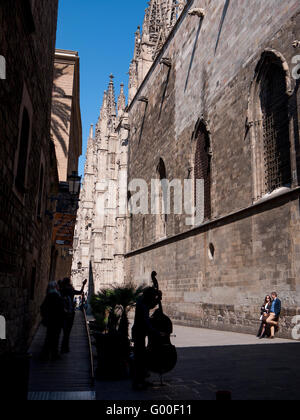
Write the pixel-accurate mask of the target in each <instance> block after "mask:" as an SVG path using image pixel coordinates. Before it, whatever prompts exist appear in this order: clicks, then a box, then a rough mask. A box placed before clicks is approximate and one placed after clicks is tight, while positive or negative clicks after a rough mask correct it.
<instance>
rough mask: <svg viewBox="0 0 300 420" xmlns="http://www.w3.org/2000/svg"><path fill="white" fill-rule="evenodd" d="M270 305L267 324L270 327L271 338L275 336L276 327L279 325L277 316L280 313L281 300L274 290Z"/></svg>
mask: <svg viewBox="0 0 300 420" xmlns="http://www.w3.org/2000/svg"><path fill="white" fill-rule="evenodd" d="M272 299H273V301H272V306H271V311H270V316H269V317H268V319H267V324H268V325H270V327H271V337H270V338H271V339H274V338H275V331H276V328H277V329H278V326H279V317H280V314H281V301H280V300H279V299H278V295H277V293H276V292H273V293H272Z"/></svg>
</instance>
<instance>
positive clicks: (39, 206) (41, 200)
mask: <svg viewBox="0 0 300 420" xmlns="http://www.w3.org/2000/svg"><path fill="white" fill-rule="evenodd" d="M43 192H44V166H43V165H42V166H41V172H40V185H39V199H38V210H37V215H38V217H41V216H42V207H43Z"/></svg>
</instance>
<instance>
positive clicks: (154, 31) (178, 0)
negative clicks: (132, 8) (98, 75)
mask: <svg viewBox="0 0 300 420" xmlns="http://www.w3.org/2000/svg"><path fill="white" fill-rule="evenodd" d="M185 4H186V0H150V1H149V3H148V7H147V9H146V11H145V18H144V23H143V30H142V34H141V32H140V27H138V30H137V32H136V33H135V48H134V57H133V60H132V62H131V64H130V69H129V102H130V101H131V100H132V99H133V97H134V96H135V94H136V91H137V90H138V88H139V86H140V85H141V83H142V81H143V80H144V78H145V76H146V74H147V73H148V71H149V70H150V67H151V65H152V63H153V61H154V60H155V59H156V57H157V55H158V54H159V52H160V50H161V48H162V47H163V45H164V43H165V41H166V39H167V37H168V35H169V33H170V31H171V30H172V28H173V27H174V25H175V23H176V21H177V19H178V17H179V16H180V14H181V12H182V11H183V9H184V6H185Z"/></svg>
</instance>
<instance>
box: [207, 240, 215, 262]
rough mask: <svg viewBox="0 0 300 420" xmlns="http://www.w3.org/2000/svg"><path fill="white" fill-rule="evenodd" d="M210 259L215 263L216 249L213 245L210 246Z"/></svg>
mask: <svg viewBox="0 0 300 420" xmlns="http://www.w3.org/2000/svg"><path fill="white" fill-rule="evenodd" d="M208 257H209V259H210V261H213V260H214V258H215V247H214V246H213V244H209V248H208Z"/></svg>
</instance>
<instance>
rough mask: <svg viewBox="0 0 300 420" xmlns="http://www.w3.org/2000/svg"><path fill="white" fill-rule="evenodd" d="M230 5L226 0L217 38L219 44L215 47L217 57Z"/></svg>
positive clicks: (228, 0)
mask: <svg viewBox="0 0 300 420" xmlns="http://www.w3.org/2000/svg"><path fill="white" fill-rule="evenodd" d="M229 5H230V0H226V2H225V6H224V9H223V13H222V18H221V22H220V26H219V32H218V38H217V42H216V46H215V55H216V53H217V50H218V46H219V42H220V39H221V35H222V30H223V26H224V22H225V18H226V15H227V12H228V8H229Z"/></svg>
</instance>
